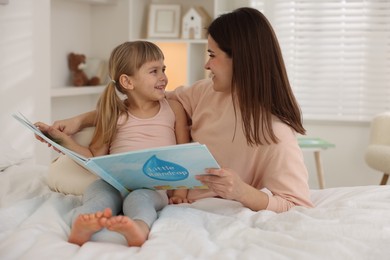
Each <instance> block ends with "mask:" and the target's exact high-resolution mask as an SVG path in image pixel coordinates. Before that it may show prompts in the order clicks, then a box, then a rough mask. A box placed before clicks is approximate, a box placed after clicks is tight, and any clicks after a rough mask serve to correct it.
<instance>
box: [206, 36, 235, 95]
mask: <svg viewBox="0 0 390 260" xmlns="http://www.w3.org/2000/svg"><path fill="white" fill-rule="evenodd" d="M207 52H208V53H209V60H208V61H207V63H206V64H205V66H204V67H205V69H206V70H210V72H211V73H212V75H211V76H212V80H213V82H214V85H213V88H214V90H215V91H219V92H230V91H231V84H232V76H233V60H232V58H230V57H229V56H228V55H227V54H226V53H225V52H224V51H222V50H221V49H220V48H219V47H218V44H217V43H216V42H215V41H214V39H213V38H212V37H211V36H210V35H209V36H208V50H207Z"/></svg>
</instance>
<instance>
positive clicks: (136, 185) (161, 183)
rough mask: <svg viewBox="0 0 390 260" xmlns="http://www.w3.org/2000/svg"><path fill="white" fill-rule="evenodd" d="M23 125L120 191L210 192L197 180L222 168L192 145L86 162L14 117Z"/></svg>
mask: <svg viewBox="0 0 390 260" xmlns="http://www.w3.org/2000/svg"><path fill="white" fill-rule="evenodd" d="M12 116H13V117H14V118H15V119H17V120H18V121H19V122H20V123H22V124H23V125H24V126H26V127H27V128H28V129H30V130H31V131H33V132H34V133H35V134H36V135H38V136H40V137H42V138H43V139H44V140H45V141H46V142H48V143H49V144H51V145H52V146H54V147H55V148H57V149H58V150H60V151H61V152H63V153H64V154H66V155H67V156H69V157H70V158H71V159H73V160H74V161H75V162H77V163H78V164H80V165H81V166H83V167H84V168H86V169H87V170H89V171H91V172H93V173H95V174H96V175H97V176H99V177H100V178H102V179H103V180H105V181H106V182H108V183H109V184H111V185H112V186H113V187H115V188H116V189H118V190H119V191H120V192H121V193H122V195H126V194H128V193H129V191H131V190H135V189H140V188H147V189H156V190H158V189H160V190H173V189H207V186H204V185H203V184H202V183H201V182H199V181H198V180H196V179H195V175H200V174H205V172H204V170H205V169H206V168H220V167H219V165H218V163H217V162H216V160H215V159H214V157H213V156H212V155H211V153H210V151H209V150H208V149H207V147H206V146H205V145H202V144H199V143H188V144H179V145H171V146H163V147H157V148H151V149H144V150H138V151H131V152H126V153H118V154H110V155H104V156H97V157H92V158H85V157H83V156H81V155H80V154H77V153H75V152H73V151H71V150H69V149H67V148H65V147H63V146H61V145H60V144H58V143H56V142H55V141H53V140H52V139H50V137H48V136H46V135H45V134H44V133H42V132H41V131H40V130H39V129H38V128H37V127H36V126H35V125H34V124H33V123H31V122H30V121H29V120H28V119H27V118H26V117H24V116H23V115H22V114H21V113H19V114H13V115H12Z"/></svg>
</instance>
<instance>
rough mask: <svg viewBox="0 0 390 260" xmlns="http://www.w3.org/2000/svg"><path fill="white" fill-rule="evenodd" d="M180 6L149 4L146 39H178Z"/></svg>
mask: <svg viewBox="0 0 390 260" xmlns="http://www.w3.org/2000/svg"><path fill="white" fill-rule="evenodd" d="M180 15H181V6H180V5H175V4H166V5H164V4H151V5H150V6H149V17H148V34H147V35H148V38H179V34H180V24H181V17H180Z"/></svg>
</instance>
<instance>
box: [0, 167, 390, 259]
mask: <svg viewBox="0 0 390 260" xmlns="http://www.w3.org/2000/svg"><path fill="white" fill-rule="evenodd" d="M47 171H48V168H47V167H45V166H39V165H34V164H31V163H27V162H25V163H22V164H19V165H12V166H10V167H8V168H6V169H5V170H4V171H2V172H0V207H1V208H0V259H7V260H8V259H224V260H226V259H241V260H243V259H390V188H389V187H388V186H364V187H363V186H362V187H349V188H333V189H325V190H312V199H313V201H314V203H315V205H316V208H313V209H305V208H301V207H296V208H294V209H292V210H290V211H289V212H286V213H282V214H276V213H273V212H270V211H260V212H253V211H250V210H248V209H246V208H243V207H242V206H241V205H240V204H239V203H236V202H233V201H227V200H221V199H205V200H201V201H197V202H195V203H193V204H191V205H189V204H183V205H172V206H167V207H166V208H164V209H163V210H162V211H161V213H160V217H159V219H158V220H157V221H156V222H155V224H154V225H153V227H152V230H151V233H150V237H149V240H148V241H147V242H146V243H145V244H144V245H143V246H142V247H141V248H139V247H133V248H129V247H127V246H125V245H123V240H120V239H119V240H118V238H117V237H111V236H109V237H106V235H109V234H107V233H106V234H105V235H104V234H103V235H101V236H98V237H96V238H95V239H96V240H97V241H94V242H88V243H86V244H85V245H84V246H82V247H79V246H76V245H74V244H70V243H67V236H68V234H69V221H70V212H71V210H72V209H73V208H74V207H76V206H78V205H79V204H80V196H75V195H64V194H62V193H57V192H53V191H51V190H50V189H49V188H48V186H47V184H46V175H47ZM104 241H105V242H104ZM112 241H117V242H115V243H113V242H112Z"/></svg>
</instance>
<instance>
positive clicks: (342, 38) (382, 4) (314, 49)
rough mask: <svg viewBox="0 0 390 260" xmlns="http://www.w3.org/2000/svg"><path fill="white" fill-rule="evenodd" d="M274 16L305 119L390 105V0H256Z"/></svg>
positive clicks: (352, 117)
mask: <svg viewBox="0 0 390 260" xmlns="http://www.w3.org/2000/svg"><path fill="white" fill-rule="evenodd" d="M251 4H252V6H254V7H261V9H262V11H264V14H265V15H266V16H267V17H268V18H269V19H270V21H271V23H272V25H273V27H274V29H275V31H276V34H277V36H278V39H279V42H280V45H281V47H282V51H283V55H284V58H285V62H286V65H287V71H288V74H289V78H290V81H291V85H292V86H293V89H294V92H295V95H296V97H297V99H298V101H299V103H300V105H301V108H302V111H303V117H304V119H315V120H317V119H318V120H340V121H369V120H371V118H372V116H373V115H375V114H377V113H380V112H383V111H385V110H390V0H317V1H316V0H297V1H289V0H270V1H251Z"/></svg>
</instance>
